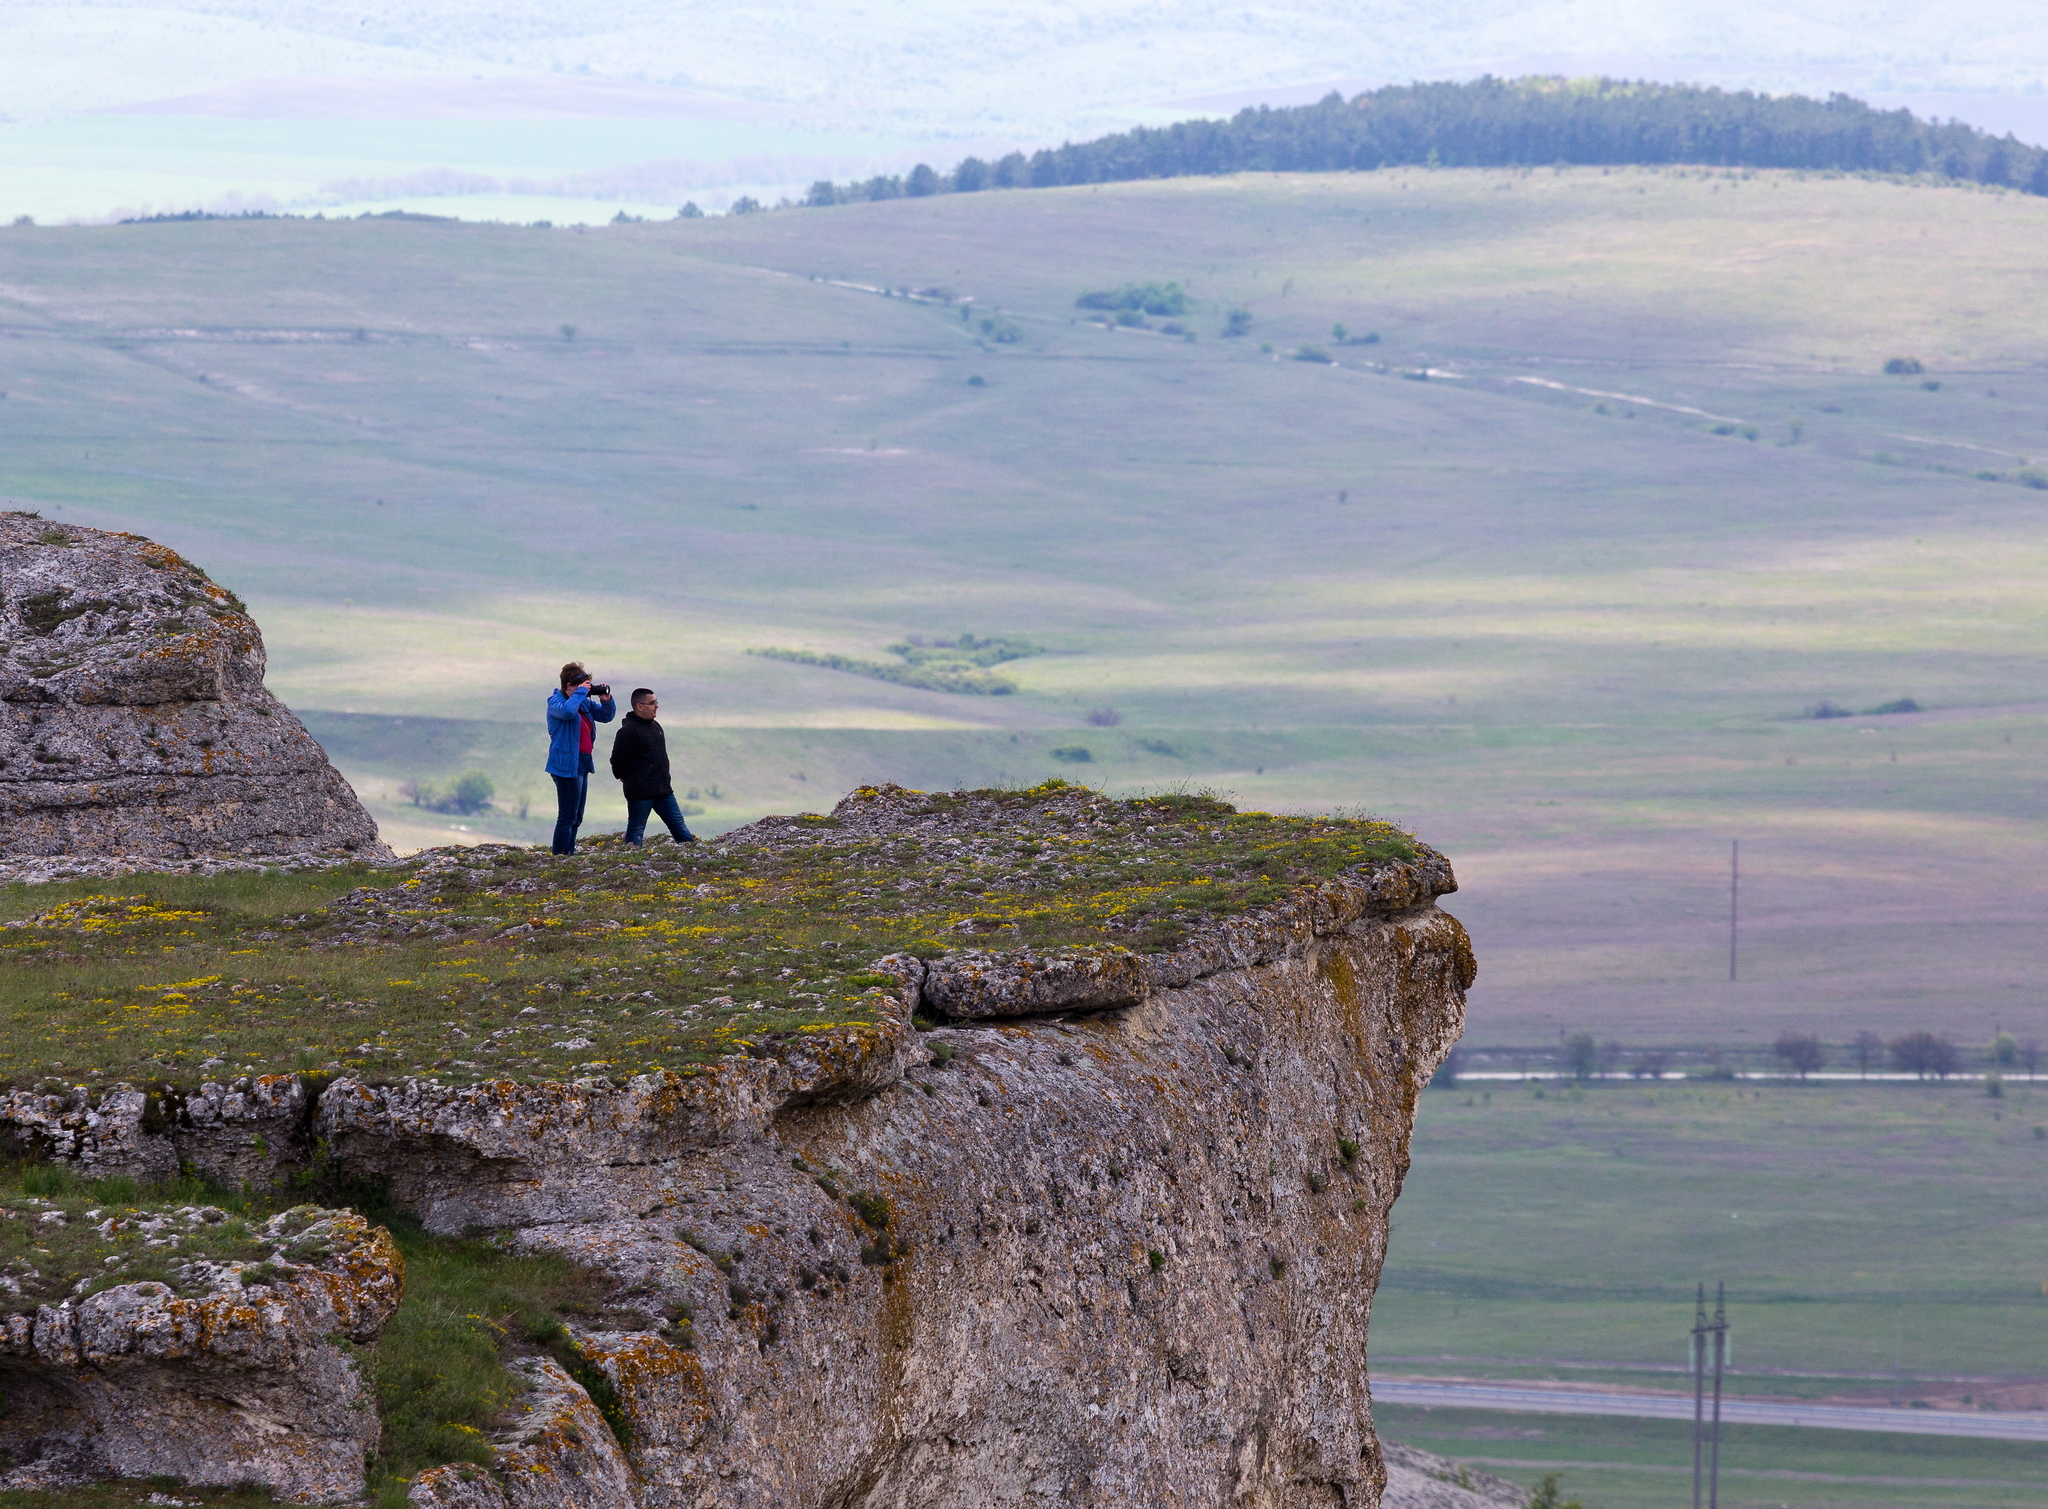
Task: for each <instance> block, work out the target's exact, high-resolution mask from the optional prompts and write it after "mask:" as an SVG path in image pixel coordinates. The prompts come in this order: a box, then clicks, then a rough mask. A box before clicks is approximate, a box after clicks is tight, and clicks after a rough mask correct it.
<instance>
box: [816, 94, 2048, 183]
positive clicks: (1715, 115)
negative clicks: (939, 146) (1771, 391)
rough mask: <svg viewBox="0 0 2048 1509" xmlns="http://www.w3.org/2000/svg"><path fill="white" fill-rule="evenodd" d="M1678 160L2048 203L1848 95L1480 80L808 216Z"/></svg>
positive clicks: (1335, 99)
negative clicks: (962, 198)
mask: <svg viewBox="0 0 2048 1509" xmlns="http://www.w3.org/2000/svg"><path fill="white" fill-rule="evenodd" d="M1560 163H1563V164H1571V165H1574V166H1584V167H1619V166H1638V165H1675V164H1686V165H1690V166H1701V167H1718V168H1801V169H1808V170H1812V171H1819V172H1846V173H1903V174H1922V173H1925V174H1938V175H1940V176H1942V177H1945V178H1949V179H1957V180H1967V181H1969V182H1973V183H1983V184H1992V185H1998V186H2002V187H2007V188H2016V189H2020V190H2023V191H2024V192H2026V193H2029V194H2043V195H2048V151H2043V150H2041V149H2040V148H2037V147H2030V146H2027V145H2026V144H2025V143H2023V142H2020V141H2017V140H2015V139H2014V138H2013V137H2012V136H2011V135H2010V134H2009V133H2008V134H2007V135H2005V136H2003V137H1995V136H1992V135H1990V134H1989V133H1988V132H1984V131H1980V130H1978V129H1977V128H1976V127H1974V126H1966V125H1962V124H1960V123H1957V122H1950V123H1947V124H1942V123H1940V122H1937V121H1927V120H1921V119H1919V118H1918V117H1916V116H1914V115H1913V113H1912V112H1911V111H1908V110H1877V109H1873V108H1872V107H1871V106H1869V105H1867V104H1865V103H1864V102H1863V101H1861V100H1859V99H1855V98H1853V97H1851V96H1849V95H1846V94H1834V95H1830V96H1829V97H1828V98H1827V99H1824V100H1817V99H1812V98H1809V97H1807V96H1805V95H1769V94H1754V93H1751V92H1749V91H1747V90H1736V91H1729V90H1721V89H1709V88H1703V87H1701V86H1699V85H1695V84H1646V83H1629V82H1625V81H1621V80H1616V79H1605V78H1603V79H1597V80H1566V79H1561V78H1523V79H1496V78H1491V77H1488V78H1481V79H1475V80H1473V81H1471V82H1469V83H1462V84H1455V83H1436V84H1399V85H1389V86H1388V87H1386V88H1384V89H1375V90H1371V91H1369V92H1367V93H1365V94H1361V95H1359V96H1357V97H1356V98H1355V99H1351V100H1346V99H1345V98H1344V97H1343V96H1342V95H1340V94H1337V93H1335V92H1334V91H1333V92H1332V93H1330V94H1329V95H1327V96H1325V97H1324V98H1323V99H1321V100H1319V101H1318V102H1317V103H1315V104H1313V105H1298V106H1284V107H1281V108H1278V109H1275V108H1272V107H1270V106H1264V105H1261V106H1258V107H1256V108H1246V109H1244V110H1240V111H1239V112H1238V113H1237V114H1236V115H1235V116H1233V117H1231V118H1230V119H1229V120H1191V121H1181V122H1179V123H1178V124H1175V125H1171V126H1164V127H1156V128H1155V127H1139V128H1137V129H1135V130H1131V131H1121V132H1118V133H1116V134H1114V135H1111V136H1103V137H1098V138H1096V139H1095V140H1094V141H1086V142H1067V143H1064V144H1063V145H1061V146H1059V147H1057V148H1045V149H1042V150H1040V151H1038V152H1034V153H1032V154H1030V155H1029V156H1026V155H1025V154H1024V153H1022V152H1012V153H1010V154H1009V155H1008V156H1006V157H1002V158H999V159H997V160H996V161H995V162H985V161H983V160H982V159H981V158H978V157H967V158H963V159H961V161H960V162H959V163H957V164H956V165H955V166H954V168H953V171H952V172H950V173H941V172H939V171H938V170H937V169H935V168H933V167H931V166H929V165H928V164H925V163H919V164H918V165H917V166H916V167H915V168H913V169H911V170H910V172H909V173H907V174H903V175H900V176H898V175H893V174H878V175H877V176H875V177H873V178H869V179H867V180H865V181H863V182H859V183H845V184H835V183H831V182H828V181H824V180H820V181H819V182H817V183H815V184H813V185H811V189H810V192H809V193H808V194H807V195H806V196H805V198H804V201H803V202H804V203H805V204H806V205H808V206H812V207H822V206H825V205H833V204H850V203H856V202H860V201H865V200H876V199H899V198H913V199H915V198H922V197H925V196H927V195H932V194H971V193H979V192H981V191H983V190H987V189H1026V188H1053V187H1057V186H1060V185H1065V184H1081V183H1120V182H1127V181H1130V180H1133V179H1141V178H1182V177H1192V176H1199V175H1214V174H1222V173H1249V172H1262V173H1263V172H1270V173H1328V172H1369V171H1371V170H1373V169H1376V168H1390V167H1446V168H1501V167H1545V166H1550V165H1552V164H1560Z"/></svg>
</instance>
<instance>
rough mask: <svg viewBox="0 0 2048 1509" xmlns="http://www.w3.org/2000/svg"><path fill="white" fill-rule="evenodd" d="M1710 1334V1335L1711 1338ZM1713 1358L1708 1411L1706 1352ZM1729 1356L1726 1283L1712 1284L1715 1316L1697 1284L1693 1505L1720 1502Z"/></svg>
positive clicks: (1696, 1508) (1716, 1508) (1713, 1508)
mask: <svg viewBox="0 0 2048 1509" xmlns="http://www.w3.org/2000/svg"><path fill="white" fill-rule="evenodd" d="M1710 1338H1711V1339H1710ZM1710 1347H1711V1348H1712V1352H1713V1361H1714V1411H1713V1414H1712V1415H1711V1416H1709V1415H1708V1413H1707V1356H1708V1349H1709V1348H1710ZM1727 1358H1728V1286H1727V1285H1726V1284H1716V1285H1715V1286H1714V1318H1713V1319H1712V1320H1711V1321H1710V1320H1708V1319H1707V1286H1706V1285H1705V1284H1704V1283H1703V1284H1701V1285H1700V1286H1699V1294H1698V1297H1697V1298H1696V1299H1695V1300H1694V1301H1693V1311H1692V1505H1693V1509H1701V1500H1700V1489H1701V1488H1702V1486H1704V1487H1705V1489H1706V1509H1720V1506H1721V1372H1722V1369H1723V1367H1724V1366H1725V1365H1726V1362H1727Z"/></svg>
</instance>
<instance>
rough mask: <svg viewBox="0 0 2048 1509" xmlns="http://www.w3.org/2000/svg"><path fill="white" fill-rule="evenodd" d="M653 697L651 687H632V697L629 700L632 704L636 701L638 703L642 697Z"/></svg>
mask: <svg viewBox="0 0 2048 1509" xmlns="http://www.w3.org/2000/svg"><path fill="white" fill-rule="evenodd" d="M653 695H654V688H653V687H651V686H636V687H634V688H633V695H632V697H631V699H630V700H631V701H634V702H638V701H639V700H640V699H641V698H642V697H652V696H653Z"/></svg>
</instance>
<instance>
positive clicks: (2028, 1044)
mask: <svg viewBox="0 0 2048 1509" xmlns="http://www.w3.org/2000/svg"><path fill="white" fill-rule="evenodd" d="M2043 161H2048V158H2044V159H2043ZM2040 1065H2041V1040H2040V1039H2039V1038H2035V1037H2030V1038H2028V1039H2027V1040H2026V1041H2025V1042H2024V1043H2021V1044H2020V1067H2021V1068H2022V1069H2025V1070H2026V1071H2027V1078H2028V1079H2032V1078H2033V1077H2034V1070H2036V1069H2037V1068H2039V1067H2040Z"/></svg>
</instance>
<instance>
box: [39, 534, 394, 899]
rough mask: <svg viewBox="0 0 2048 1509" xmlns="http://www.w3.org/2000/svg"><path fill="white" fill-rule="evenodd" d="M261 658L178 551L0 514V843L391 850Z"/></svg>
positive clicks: (375, 853) (171, 850) (259, 641)
mask: <svg viewBox="0 0 2048 1509" xmlns="http://www.w3.org/2000/svg"><path fill="white" fill-rule="evenodd" d="M263 671H264V655H263V636H262V635H261V634H260V633H259V632H258V630H257V628H256V625H255V623H254V622H253V621H252V620H251V619H250V617H249V616H248V614H247V613H246V612H245V611H244V610H243V608H242V604H241V603H240V601H239V600H238V599H237V598H236V597H235V595H234V594H233V593H231V592H229V591H227V590H226V589H225V588H222V587H220V586H218V585H216V584H215V583H214V582H212V581H209V580H208V579H207V577H206V574H205V573H204V572H203V571H201V570H199V569H198V568H197V567H195V566H193V565H192V564H191V563H190V562H188V561H186V560H185V559H184V558H183V557H182V556H180V555H178V554H177V552H175V551H173V550H170V549H168V548H166V547H165V546H162V545H158V544H156V543H154V542H152V541H150V540H146V539H143V538H141V537H140V536H138V535H130V534H110V533H107V532H105V531H103V530H97V529H86V528H82V527H80V526H78V525H73V524H59V523H55V522H52V521H50V520H46V519H40V518H37V517H35V516H33V515H29V514H19V513H13V514H0V860H6V859H17V858H26V857H32V856H57V855H66V856H79V855H88V856H120V857H126V858H138V857H140V858H153V859H160V860H169V861H189V860H191V859H193V858H195V857H197V856H204V855H222V856H240V857H245V858H248V857H253V858H263V857H271V856H275V857H280V858H285V857H291V858H304V857H316V856H317V857H328V858H335V857H342V856H348V857H356V858H386V857H389V850H387V849H386V848H385V847H384V846H383V845H382V844H381V843H379V842H378V839H377V827H376V824H375V823H374V822H372V821H371V819H370V816H369V814H368V813H367V812H365V811H364V810H363V808H362V804H361V803H360V802H358V801H357V800H356V796H355V793H354V792H353V791H351V790H350V789H349V785H348V782H347V781H346V780H344V779H343V778H342V776H341V773H340V772H339V771H337V770H336V769H335V768H334V767H333V766H332V765H330V764H329V763H328V761H327V756H326V754H325V753H324V752H323V751H322V750H321V748H320V746H319V745H318V744H317V743H316V742H314V739H313V736H312V735H311V734H309V733H307V731H306V729H305V726H304V725H303V724H302V723H300V722H299V720H298V719H297V718H296V717H294V716H293V714H292V712H291V710H290V709H289V708H287V707H285V706H284V704H283V703H281V702H279V701H278V700H277V699H276V698H275V697H273V696H272V695H271V694H270V693H269V692H268V691H266V690H265V689H264V686H263Z"/></svg>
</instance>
